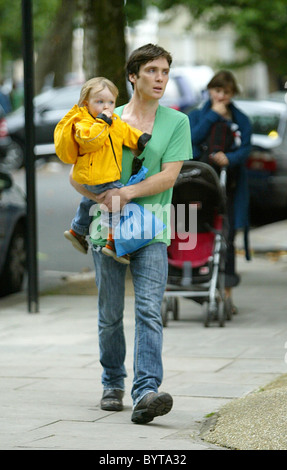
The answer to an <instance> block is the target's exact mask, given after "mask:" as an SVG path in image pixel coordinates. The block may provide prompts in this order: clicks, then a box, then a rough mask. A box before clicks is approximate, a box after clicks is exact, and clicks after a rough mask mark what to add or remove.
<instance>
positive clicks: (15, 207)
mask: <svg viewBox="0 0 287 470" xmlns="http://www.w3.org/2000/svg"><path fill="white" fill-rule="evenodd" d="M26 217H27V215H26V199H25V196H24V195H23V193H22V191H21V190H20V189H19V188H18V187H17V186H16V185H14V183H13V180H12V178H11V176H10V175H9V174H8V173H6V172H3V171H0V297H3V296H4V295H8V294H12V293H15V292H18V291H20V290H21V289H22V286H23V281H24V276H25V269H26V243H25V239H26V236H25V231H26Z"/></svg>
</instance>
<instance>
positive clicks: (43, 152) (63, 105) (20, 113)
mask: <svg viewBox="0 0 287 470" xmlns="http://www.w3.org/2000/svg"><path fill="white" fill-rule="evenodd" d="M194 69H196V70H197V67H195V68H194ZM194 73H195V72H194ZM192 77H193V75H191V77H190V76H188V72H187V71H186V70H185V72H183V71H182V70H178V69H172V70H171V72H170V79H169V81H168V85H167V88H166V91H165V94H164V96H163V98H162V99H161V101H160V103H161V104H162V105H163V106H169V107H172V108H175V109H177V110H179V111H182V112H188V111H189V110H190V109H191V108H192V107H194V106H196V105H197V104H198V103H199V102H200V100H201V92H200V91H199V89H198V79H197V78H196V80H197V81H196V85H194V86H193V85H192ZM205 81H206V80H205ZM205 81H204V80H203V81H202V86H204V83H205ZM80 90H81V85H80V84H77V85H73V86H66V87H62V88H50V89H48V90H47V91H45V92H44V93H41V94H40V95H38V96H36V97H35V99H34V125H35V156H36V158H41V157H47V156H50V155H54V154H55V147H54V129H55V127H56V125H57V123H58V122H59V121H60V120H61V119H62V117H63V116H64V115H65V114H66V113H67V112H68V111H69V109H71V108H72V106H73V105H74V104H75V103H77V102H78V100H79V96H80ZM128 90H129V92H130V94H132V89H131V87H128ZM6 122H7V129H8V134H9V135H10V136H11V138H12V141H13V148H11V153H10V158H9V160H8V159H6V162H7V163H8V168H11V169H12V168H20V167H21V166H23V164H24V144H25V127H24V108H23V107H21V108H19V109H17V110H16V111H14V112H12V113H10V114H8V115H7V116H6ZM12 151H13V152H14V157H13V154H12Z"/></svg>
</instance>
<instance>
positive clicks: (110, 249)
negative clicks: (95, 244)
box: [102, 239, 130, 264]
mask: <svg viewBox="0 0 287 470" xmlns="http://www.w3.org/2000/svg"><path fill="white" fill-rule="evenodd" d="M102 253H104V254H105V255H106V256H111V257H112V258H114V260H116V261H118V262H119V263H122V264H130V257H129V255H123V256H117V253H116V250H115V243H114V241H113V240H111V239H110V240H109V239H108V240H107V243H106V246H104V248H103V249H102Z"/></svg>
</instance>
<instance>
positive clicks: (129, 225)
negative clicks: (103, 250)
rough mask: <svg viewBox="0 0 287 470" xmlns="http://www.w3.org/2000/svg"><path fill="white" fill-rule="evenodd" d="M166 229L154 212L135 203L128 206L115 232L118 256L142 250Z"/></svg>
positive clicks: (122, 213)
mask: <svg viewBox="0 0 287 470" xmlns="http://www.w3.org/2000/svg"><path fill="white" fill-rule="evenodd" d="M165 228H166V226H165V224H164V223H163V222H162V221H161V220H160V219H158V218H157V217H156V216H155V215H154V214H153V213H152V212H150V211H149V210H147V209H145V208H144V207H143V206H140V205H139V204H137V203H135V202H130V203H128V204H126V205H125V206H124V207H123V209H122V211H121V217H120V220H119V222H118V224H117V225H116V227H115V231H114V241H115V249H116V253H117V256H123V255H126V254H127V253H132V252H133V251H136V250H138V249H139V248H142V247H143V246H145V245H147V244H148V243H149V242H150V241H151V240H152V239H153V238H154V237H156V236H157V235H158V234H159V233H160V232H162V231H163V230H164V229H165Z"/></svg>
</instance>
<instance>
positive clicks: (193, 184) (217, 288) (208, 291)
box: [161, 161, 231, 327]
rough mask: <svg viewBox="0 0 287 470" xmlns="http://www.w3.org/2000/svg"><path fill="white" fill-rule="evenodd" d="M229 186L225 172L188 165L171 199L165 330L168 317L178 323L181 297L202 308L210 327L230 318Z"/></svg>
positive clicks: (164, 309)
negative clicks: (227, 264) (227, 265)
mask: <svg viewBox="0 0 287 470" xmlns="http://www.w3.org/2000/svg"><path fill="white" fill-rule="evenodd" d="M225 187H226V169H225V168H223V169H222V170H221V171H220V174H217V172H216V171H215V169H213V168H212V167H211V166H210V165H209V164H207V163H203V162H198V161H187V162H184V164H183V167H182V170H181V172H180V174H179V176H178V179H177V181H176V183H175V186H174V191H173V199H172V212H173V217H171V219H172V220H171V226H172V234H171V245H170V246H169V247H168V281H167V286H166V291H165V294H164V298H163V302H162V307H161V316H162V321H163V325H164V326H167V321H168V314H169V312H171V313H172V314H173V318H174V320H177V319H178V317H179V297H186V298H188V299H191V300H193V301H195V302H197V303H199V304H201V305H202V306H203V313H204V325H205V326H206V327H207V326H209V324H210V322H212V321H216V322H218V323H219V326H221V327H223V326H224V325H225V320H226V319H231V312H230V311H229V310H228V303H227V302H226V301H225V286H224V277H225V276H224V266H225V252H226V232H227V217H226V195H225ZM182 208H184V209H182ZM191 209H192V210H193V216H192V213H191ZM194 211H195V217H194ZM190 219H192V222H193V223H191V224H190ZM194 221H195V224H194ZM194 225H195V226H194Z"/></svg>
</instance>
